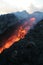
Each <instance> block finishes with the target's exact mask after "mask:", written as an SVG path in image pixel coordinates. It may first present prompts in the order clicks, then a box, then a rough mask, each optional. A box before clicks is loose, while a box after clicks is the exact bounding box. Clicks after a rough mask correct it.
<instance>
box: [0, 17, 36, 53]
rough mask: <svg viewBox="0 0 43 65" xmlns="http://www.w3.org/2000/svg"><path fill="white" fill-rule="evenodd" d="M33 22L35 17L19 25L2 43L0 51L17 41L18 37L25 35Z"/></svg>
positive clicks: (21, 37)
mask: <svg viewBox="0 0 43 65" xmlns="http://www.w3.org/2000/svg"><path fill="white" fill-rule="evenodd" d="M34 22H35V18H30V20H29V21H25V22H24V23H23V25H21V26H20V27H19V28H18V29H17V30H16V31H15V32H13V34H12V35H11V36H10V37H9V38H8V40H6V41H5V42H4V43H5V44H4V45H3V46H2V47H1V48H0V53H1V52H2V51H3V50H5V49H6V48H9V47H10V46H12V44H14V43H15V42H17V41H19V40H20V39H23V38H24V37H25V35H26V34H27V32H28V30H30V28H31V26H33V23H34Z"/></svg>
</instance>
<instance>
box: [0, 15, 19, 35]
mask: <svg viewBox="0 0 43 65" xmlns="http://www.w3.org/2000/svg"><path fill="white" fill-rule="evenodd" d="M17 22H18V18H17V17H16V16H15V15H14V14H5V15H1V16H0V34H2V33H4V32H5V31H6V30H7V29H8V28H9V27H11V26H14V25H15V24H16V23H17Z"/></svg>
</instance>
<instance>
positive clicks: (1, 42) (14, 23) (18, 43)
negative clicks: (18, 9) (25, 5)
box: [0, 14, 43, 65]
mask: <svg viewBox="0 0 43 65" xmlns="http://www.w3.org/2000/svg"><path fill="white" fill-rule="evenodd" d="M32 15H33V14H32ZM32 15H31V17H30V18H29V19H28V17H27V19H22V20H19V19H18V17H17V16H16V15H14V14H7V15H2V16H1V17H0V24H1V25H3V24H5V25H3V26H1V28H0V59H1V62H0V65H7V64H8V65H43V20H41V19H42V17H41V19H40V20H41V21H38V19H39V18H40V16H39V18H38V19H37V17H35V16H33V17H32ZM37 15H39V14H37ZM1 21H2V22H5V23H3V24H2V23H1ZM37 21H38V22H37ZM10 22H11V23H10ZM2 62H3V63H2Z"/></svg>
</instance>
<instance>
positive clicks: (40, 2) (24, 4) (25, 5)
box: [0, 0, 43, 14]
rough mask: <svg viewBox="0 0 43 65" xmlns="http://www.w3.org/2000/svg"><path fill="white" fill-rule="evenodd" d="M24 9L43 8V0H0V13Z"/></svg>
mask: <svg viewBox="0 0 43 65" xmlns="http://www.w3.org/2000/svg"><path fill="white" fill-rule="evenodd" d="M22 10H26V11H28V12H34V11H35V10H40V11H41V10H43V0H0V14H6V13H10V12H16V11H22Z"/></svg>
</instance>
